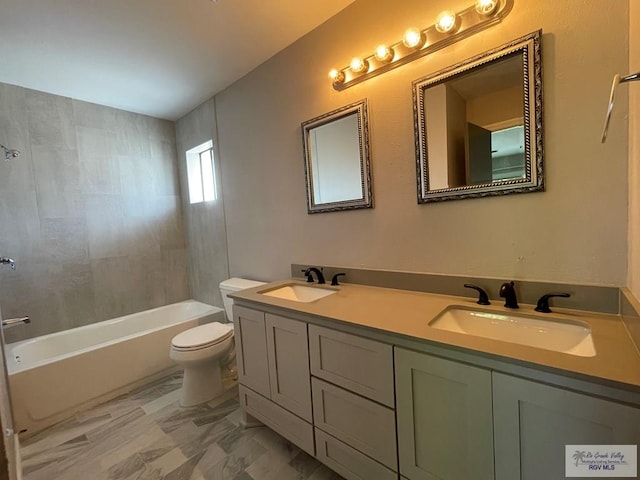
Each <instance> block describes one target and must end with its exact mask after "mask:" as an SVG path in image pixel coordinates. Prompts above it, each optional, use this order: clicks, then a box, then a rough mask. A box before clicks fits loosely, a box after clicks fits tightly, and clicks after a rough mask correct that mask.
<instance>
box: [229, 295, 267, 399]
mask: <svg viewBox="0 0 640 480" xmlns="http://www.w3.org/2000/svg"><path fill="white" fill-rule="evenodd" d="M233 322H234V324H235V332H234V336H235V342H236V363H237V365H238V381H239V382H240V383H241V384H242V385H246V386H247V387H249V388H251V389H252V390H254V391H256V392H258V393H260V394H262V395H264V396H265V397H267V398H269V395H270V389H269V367H268V361H267V332H266V327H265V321H264V313H262V312H259V311H257V310H251V309H250V308H245V307H240V306H237V305H234V306H233Z"/></svg>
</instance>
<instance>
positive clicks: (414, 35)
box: [402, 28, 424, 48]
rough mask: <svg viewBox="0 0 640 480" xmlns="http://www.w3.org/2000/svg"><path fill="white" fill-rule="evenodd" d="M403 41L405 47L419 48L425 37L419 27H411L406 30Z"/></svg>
mask: <svg viewBox="0 0 640 480" xmlns="http://www.w3.org/2000/svg"><path fill="white" fill-rule="evenodd" d="M402 43H404V46H405V47H408V48H419V47H421V46H422V44H423V43H424V37H423V36H422V32H421V31H420V30H418V29H417V28H410V29H408V30H407V31H406V32H404V38H403V39H402Z"/></svg>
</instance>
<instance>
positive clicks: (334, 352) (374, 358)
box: [309, 325, 395, 408]
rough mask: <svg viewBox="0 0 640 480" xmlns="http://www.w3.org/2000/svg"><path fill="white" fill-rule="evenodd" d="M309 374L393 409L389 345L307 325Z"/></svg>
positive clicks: (391, 355)
mask: <svg viewBox="0 0 640 480" xmlns="http://www.w3.org/2000/svg"><path fill="white" fill-rule="evenodd" d="M309 356H310V362H311V373H312V374H313V375H315V376H316V377H320V378H323V379H325V380H328V381H329V382H331V383H334V384H336V385H340V386H341V387H344V388H346V389H348V390H351V391H352V392H356V393H358V394H359V395H362V396H364V397H367V398H370V399H372V400H375V401H376V402H380V403H382V404H384V405H387V406H388V407H391V408H394V405H395V403H394V392H393V350H392V347H391V345H386V344H384V343H380V342H376V341H374V340H369V339H367V338H361V337H357V336H355V335H349V334H348V333H342V332H337V331H335V330H331V329H329V328H323V327H318V326H316V325H309Z"/></svg>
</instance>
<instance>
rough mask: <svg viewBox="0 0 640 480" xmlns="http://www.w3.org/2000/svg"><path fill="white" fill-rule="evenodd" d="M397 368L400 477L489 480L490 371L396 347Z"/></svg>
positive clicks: (490, 460) (491, 460)
mask: <svg viewBox="0 0 640 480" xmlns="http://www.w3.org/2000/svg"><path fill="white" fill-rule="evenodd" d="M395 363H396V366H395V370H396V399H397V422H398V450H399V456H400V473H401V474H402V475H403V476H404V477H406V478H407V479H409V480H423V479H424V480H436V479H443V480H466V479H470V478H473V479H475V480H489V479H493V478H494V471H493V420H492V399H491V371H490V370H486V369H483V368H478V367H474V366H471V365H467V364H463V363H459V362H454V361H451V360H445V359H443V358H439V357H435V356H431V355H427V354H424V353H417V352H413V351H410V350H405V349H402V348H397V347H396V348H395ZM515 478H517V477H512V478H511V479H510V480H514V479H515ZM540 478H542V477H540Z"/></svg>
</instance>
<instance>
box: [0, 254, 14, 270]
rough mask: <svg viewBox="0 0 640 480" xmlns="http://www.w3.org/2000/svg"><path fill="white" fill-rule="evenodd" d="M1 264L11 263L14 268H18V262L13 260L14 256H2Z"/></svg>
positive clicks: (0, 258)
mask: <svg viewBox="0 0 640 480" xmlns="http://www.w3.org/2000/svg"><path fill="white" fill-rule="evenodd" d="M0 265H10V266H11V269H12V270H15V269H16V262H15V261H14V260H13V258H9V257H0Z"/></svg>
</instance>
